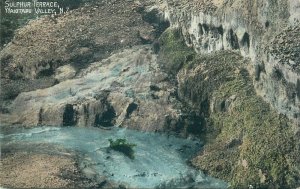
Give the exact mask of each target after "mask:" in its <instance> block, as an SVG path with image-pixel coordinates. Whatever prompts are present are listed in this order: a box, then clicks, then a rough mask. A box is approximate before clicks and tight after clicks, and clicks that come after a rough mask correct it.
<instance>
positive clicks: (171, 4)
mask: <svg viewBox="0 0 300 189" xmlns="http://www.w3.org/2000/svg"><path fill="white" fill-rule="evenodd" d="M158 9H160V11H161V14H164V17H165V19H167V20H169V21H170V24H171V27H174V28H179V29H180V30H181V32H182V34H183V36H184V38H185V42H186V44H187V45H188V46H190V47H193V48H194V49H195V50H196V52H198V53H201V54H203V53H211V52H214V51H220V50H236V51H238V52H240V54H241V55H242V56H244V57H246V58H250V59H251V64H249V66H248V70H249V72H250V74H251V75H252V76H253V78H254V85H255V88H256V91H257V94H259V95H260V96H262V97H263V98H264V99H265V100H266V101H267V102H269V103H270V104H271V105H272V106H273V107H274V108H275V109H277V110H278V111H279V112H280V113H282V114H285V115H287V116H288V117H289V118H290V119H292V120H294V121H296V122H298V123H299V122H300V115H299V114H300V98H299V94H298V93H299V89H298V88H299V79H300V72H299V65H300V45H299V42H298V41H299V39H300V32H299V29H300V16H299V12H300V2H299V1H296V0H289V1H287V0H280V1H276V2H275V1H273V0H268V1H251V2H250V1H246V0H237V1H223V0H219V1H218V0H213V1H200V0H194V1H189V2H187V1H177V0H167V1H160V6H158ZM277 73H278V74H277ZM274 75H275V77H277V76H276V75H279V78H278V79H274Z"/></svg>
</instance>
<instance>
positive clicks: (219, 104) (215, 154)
mask: <svg viewBox="0 0 300 189" xmlns="http://www.w3.org/2000/svg"><path fill="white" fill-rule="evenodd" d="M243 62H244V61H243V58H242V57H239V55H237V54H235V53H230V52H219V53H214V54H211V55H202V56H201V57H199V58H196V60H195V61H194V62H193V63H191V64H190V65H189V66H187V67H186V68H185V70H183V71H181V75H180V74H179V76H180V78H182V81H181V88H182V90H183V89H184V90H183V91H184V92H185V93H183V95H182V97H185V98H187V99H188V100H189V101H190V102H192V103H191V104H192V105H194V104H195V103H196V104H199V103H200V102H201V100H203V99H204V98H203V95H205V98H206V99H207V101H208V102H209V107H207V108H209V110H208V112H209V115H208V116H207V119H208V120H209V123H210V124H208V126H207V128H206V133H205V137H206V141H207V144H206V146H205V147H204V150H203V151H202V152H201V153H200V154H199V156H198V157H196V158H195V159H193V161H192V162H193V164H194V165H195V166H196V167H198V168H200V169H202V170H204V171H205V172H207V173H209V174H210V175H212V176H215V177H218V178H221V179H225V180H227V181H229V182H230V183H231V185H232V187H233V188H247V187H248V186H249V185H252V186H254V187H255V188H261V187H275V188H280V187H285V188H293V187H296V186H298V185H299V184H300V183H299V179H300V178H299V175H300V173H299V162H300V159H299V157H298V156H296V155H295V154H299V147H297V146H298V145H296V139H295V138H294V134H293V129H292V124H291V123H289V121H288V120H287V119H286V118H285V117H284V116H282V115H279V114H277V113H276V112H275V111H273V110H272V109H271V108H270V106H269V105H268V104H267V103H265V102H264V101H263V100H262V98H261V97H258V96H257V95H256V94H255V91H254V87H253V85H252V80H251V79H250V76H249V75H248V72H247V70H246V69H245V68H244V65H245V64H244V63H243ZM183 73H185V74H183ZM188 94H189V95H188ZM199 96H200V97H201V96H202V97H201V98H200V100H197V98H199ZM198 107H199V106H198ZM194 108H197V106H194ZM200 109H201V108H200ZM200 112H203V110H201V111H200ZM297 166H298V167H297Z"/></svg>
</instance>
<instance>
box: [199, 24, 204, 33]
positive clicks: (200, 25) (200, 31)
mask: <svg viewBox="0 0 300 189" xmlns="http://www.w3.org/2000/svg"><path fill="white" fill-rule="evenodd" d="M198 27H199V28H198V29H199V34H200V35H203V34H204V32H203V29H202V24H200V23H199V24H198Z"/></svg>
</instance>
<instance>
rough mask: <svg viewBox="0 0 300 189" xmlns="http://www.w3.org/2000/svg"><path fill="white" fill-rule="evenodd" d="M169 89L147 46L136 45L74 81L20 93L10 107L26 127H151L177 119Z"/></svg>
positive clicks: (86, 71) (82, 73) (94, 65)
mask: <svg viewBox="0 0 300 189" xmlns="http://www.w3.org/2000/svg"><path fill="white" fill-rule="evenodd" d="M174 93H175V86H174V85H172V84H170V82H168V81H167V74H165V73H164V72H162V71H160V70H159V69H158V65H157V62H156V55H155V54H153V52H152V50H151V48H150V46H136V47H133V48H132V49H126V50H124V51H121V52H119V53H117V54H114V55H112V56H111V57H109V58H107V59H105V60H103V61H101V62H96V63H93V64H92V65H91V66H90V67H89V68H87V69H85V70H83V71H82V72H81V73H79V75H78V77H77V78H75V79H72V80H67V81H64V82H61V83H59V84H57V85H55V86H53V87H50V88H47V89H41V90H36V91H32V92H27V93H21V94H20V95H19V96H18V97H17V98H16V99H15V101H14V102H13V104H12V106H11V108H10V111H11V112H12V114H14V115H18V119H17V120H14V122H15V123H18V122H19V123H21V124H24V125H28V126H30V125H31V126H34V125H54V126H55V125H56V126H59V125H62V126H75V125H78V126H104V127H106V126H113V125H122V126H126V127H127V126H128V127H130V128H136V129H142V130H151V131H154V130H163V129H164V127H165V126H166V125H167V123H169V122H171V120H175V122H174V124H175V125H176V124H177V122H178V120H179V119H180V114H181V111H180V109H179V108H178V107H176V106H177V105H178V106H179V105H180V104H179V102H178V101H177V100H176V98H175V96H174ZM171 125H172V124H171ZM168 127H170V125H168Z"/></svg>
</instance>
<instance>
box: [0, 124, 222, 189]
mask: <svg viewBox="0 0 300 189" xmlns="http://www.w3.org/2000/svg"><path fill="white" fill-rule="evenodd" d="M0 137H1V141H2V142H3V144H14V143H16V144H17V143H19V142H20V143H24V142H26V143H47V144H55V145H60V146H62V147H64V148H67V149H72V150H76V151H79V152H82V153H83V154H84V155H85V158H84V160H83V161H82V162H81V165H80V166H81V168H82V169H83V170H84V171H83V172H86V173H91V172H92V173H96V174H98V175H101V176H106V177H107V178H108V179H109V180H112V181H114V182H117V183H123V184H125V185H127V186H130V187H136V188H154V187H159V188H165V187H167V188H169V187H196V188H200V187H203V188H208V187H209V188H226V186H227V185H226V183H224V182H222V181H220V180H217V179H214V178H211V177H207V176H204V175H203V174H202V173H201V172H200V171H196V170H194V169H193V168H191V167H189V166H188V165H187V160H188V159H189V158H191V157H192V155H194V154H195V153H196V152H197V151H199V147H200V143H199V141H192V140H187V139H181V138H176V137H174V136H167V135H162V134H157V133H146V132H139V131H133V130H128V129H118V128H114V129H112V130H102V129H97V128H78V127H68V128H55V127H40V128H33V129H29V130H21V131H18V132H16V131H14V133H12V134H5V135H3V134H2V135H1V136H0ZM110 138H111V139H114V140H115V139H117V138H126V139H127V141H128V142H130V143H134V144H136V145H137V146H136V147H134V151H135V159H134V160H132V159H130V158H128V157H126V156H124V155H123V154H121V153H119V152H115V151H111V150H108V148H107V147H108V146H109V141H108V139H110Z"/></svg>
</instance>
